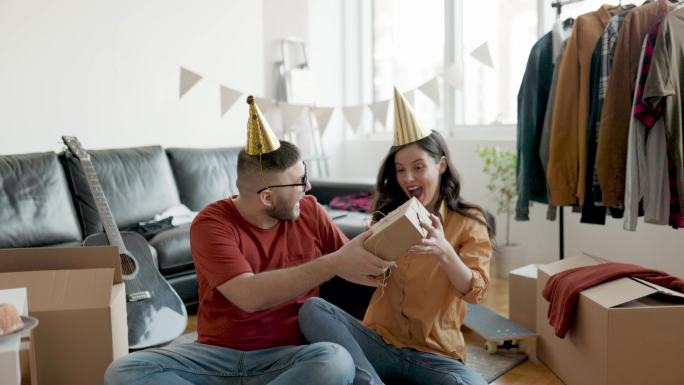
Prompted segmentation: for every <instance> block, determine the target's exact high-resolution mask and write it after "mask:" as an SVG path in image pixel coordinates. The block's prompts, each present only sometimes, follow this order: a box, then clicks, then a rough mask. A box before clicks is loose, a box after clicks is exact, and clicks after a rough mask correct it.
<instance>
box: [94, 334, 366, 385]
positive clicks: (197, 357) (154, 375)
mask: <svg viewBox="0 0 684 385" xmlns="http://www.w3.org/2000/svg"><path fill="white" fill-rule="evenodd" d="M353 380H354V362H353V361H352V359H351V356H350V355H349V353H348V352H347V351H346V350H345V349H344V348H343V347H341V346H339V345H337V344H333V343H329V342H321V343H315V344H311V345H301V346H286V347H278V348H271V349H263V350H254V351H240V350H234V349H228V348H224V347H220V346H213V345H205V344H200V343H196V342H193V343H187V344H181V345H174V346H168V347H164V348H159V349H148V350H143V351H139V352H135V353H132V354H129V355H127V356H124V357H121V358H119V359H118V360H116V361H114V362H112V363H111V365H109V367H108V368H107V371H106V373H105V385H115V384H116V385H119V384H120V385H138V384H164V385H167V384H174V385H176V384H183V385H186V384H187V385H190V384H193V385H208V384H222V385H233V384H236V385H238V384H239V385H256V384H272V385H276V384H282V385H292V384H321V385H323V384H325V385H328V384H340V385H342V384H345V385H347V384H351V383H352V382H353Z"/></svg>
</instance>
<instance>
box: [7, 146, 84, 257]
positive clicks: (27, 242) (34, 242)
mask: <svg viewBox="0 0 684 385" xmlns="http://www.w3.org/2000/svg"><path fill="white" fill-rule="evenodd" d="M0 224H1V225H0V247H6V248H11V247H33V246H46V245H53V244H59V243H76V244H79V243H80V242H81V240H82V237H81V229H80V228H79V225H78V219H77V217H76V211H75V210H74V206H73V203H72V201H71V196H70V195H69V187H68V184H67V180H66V177H65V175H64V170H62V167H61V166H60V164H59V161H58V159H57V155H56V154H55V153H54V152H44V153H35V154H21V155H5V156H0Z"/></svg>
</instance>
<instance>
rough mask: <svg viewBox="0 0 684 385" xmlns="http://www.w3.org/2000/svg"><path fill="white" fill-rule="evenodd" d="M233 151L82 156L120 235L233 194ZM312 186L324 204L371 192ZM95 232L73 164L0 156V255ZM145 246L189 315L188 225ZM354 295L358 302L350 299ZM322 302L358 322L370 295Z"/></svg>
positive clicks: (334, 288)
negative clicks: (180, 209)
mask: <svg viewBox="0 0 684 385" xmlns="http://www.w3.org/2000/svg"><path fill="white" fill-rule="evenodd" d="M239 150H240V148H239V147H234V148H217V149H194V148H168V149H163V148H162V147H159V146H150V147H135V148H123V149H111V150H93V151H88V154H89V155H90V158H91V160H92V162H93V166H94V168H95V171H96V173H97V175H98V179H99V180H100V184H101V185H102V189H103V192H104V194H105V196H106V197H107V201H108V203H109V206H110V208H111V211H112V214H113V217H114V219H115V221H116V223H117V226H118V227H119V228H120V229H126V228H130V227H134V226H136V225H137V224H138V223H140V222H144V221H149V220H150V219H152V218H153V217H154V216H155V215H156V214H159V213H161V212H163V211H164V210H166V209H168V208H170V207H173V206H176V205H179V204H181V203H182V204H184V205H186V206H187V207H188V208H190V209H191V210H193V211H199V210H200V209H202V207H204V206H205V205H207V204H209V203H211V202H214V201H216V200H218V199H221V198H224V197H227V196H230V195H233V194H237V188H236V186H235V178H236V162H237V154H238V152H239ZM312 184H313V189H312V191H311V193H312V194H314V195H316V196H317V198H318V199H319V201H320V202H322V203H328V202H329V201H330V199H331V198H332V197H333V196H335V195H340V194H350V193H355V192H361V191H370V190H371V189H372V186H371V185H369V184H349V183H335V182H323V181H313V182H312ZM362 226H363V224H362V223H361V222H360V223H359V226H353V225H352V226H349V224H346V225H345V226H344V227H342V229H343V231H345V233H346V234H347V235H348V236H349V237H353V236H354V235H356V234H358V233H359V232H360V231H362V230H363V228H362ZM101 231H102V224H101V222H100V219H99V216H98V213H97V210H96V206H95V202H94V200H93V198H92V195H91V194H90V190H89V187H88V184H87V180H86V177H85V175H84V172H83V169H82V167H81V165H80V162H79V161H78V160H77V159H76V158H74V157H71V156H67V155H66V154H65V153H61V154H56V153H54V152H44V153H34V154H19V155H3V156H0V248H16V247H44V246H77V245H80V244H81V242H82V241H83V240H84V239H85V238H86V237H87V236H89V235H90V234H94V233H98V232H101ZM149 243H150V245H151V246H152V249H153V250H152V251H153V256H154V257H155V259H156V260H155V263H156V264H157V266H158V268H159V271H160V272H161V274H162V275H163V276H164V277H165V278H166V279H167V281H168V282H169V283H170V284H171V285H172V286H173V287H174V289H175V290H176V291H177V292H178V294H179V296H180V297H181V299H182V300H183V301H184V303H185V304H186V306H188V310H189V311H191V312H192V311H193V310H194V306H196V304H197V301H198V296H197V281H196V277H195V270H194V265H193V261H192V256H191V254H190V239H189V225H182V226H179V227H174V228H171V229H167V230H164V231H161V232H159V233H158V234H156V235H155V236H154V237H153V238H151V239H150V240H149ZM350 290H351V292H350ZM355 290H357V291H359V292H360V293H362V294H363V298H359V297H354V295H353V294H354V291H355ZM350 294H351V296H350ZM322 295H324V296H325V297H326V298H327V299H328V300H330V301H332V302H335V303H338V304H339V305H340V306H342V307H343V308H345V309H347V310H349V311H350V312H351V313H353V314H355V315H359V316H360V315H362V314H363V310H364V309H365V305H366V304H367V300H368V298H369V295H370V291H369V290H368V289H366V288H360V287H357V285H353V284H349V283H346V282H344V281H341V280H333V281H331V282H329V283H326V284H325V285H324V287H323V288H322Z"/></svg>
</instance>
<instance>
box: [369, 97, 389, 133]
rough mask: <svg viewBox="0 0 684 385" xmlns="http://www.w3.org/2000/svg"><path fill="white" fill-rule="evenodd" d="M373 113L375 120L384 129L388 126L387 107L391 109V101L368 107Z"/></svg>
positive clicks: (376, 103)
mask: <svg viewBox="0 0 684 385" xmlns="http://www.w3.org/2000/svg"><path fill="white" fill-rule="evenodd" d="M368 107H369V108H370V109H371V111H373V118H375V120H376V121H377V122H378V123H380V124H381V125H382V126H383V127H385V125H386V124H387V107H389V100H383V101H380V102H375V103H372V104H370V105H369V106H368Z"/></svg>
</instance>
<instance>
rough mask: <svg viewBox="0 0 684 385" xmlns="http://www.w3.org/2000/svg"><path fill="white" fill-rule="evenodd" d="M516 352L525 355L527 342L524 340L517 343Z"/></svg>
mask: <svg viewBox="0 0 684 385" xmlns="http://www.w3.org/2000/svg"><path fill="white" fill-rule="evenodd" d="M518 351H519V352H520V353H525V352H526V351H527V341H525V340H520V341H518Z"/></svg>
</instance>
